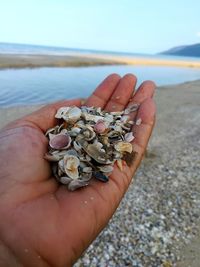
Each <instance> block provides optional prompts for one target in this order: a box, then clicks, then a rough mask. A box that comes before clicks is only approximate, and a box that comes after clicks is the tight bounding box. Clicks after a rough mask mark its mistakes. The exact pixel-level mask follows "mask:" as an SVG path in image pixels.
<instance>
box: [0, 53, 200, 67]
mask: <svg viewBox="0 0 200 267" xmlns="http://www.w3.org/2000/svg"><path fill="white" fill-rule="evenodd" d="M119 64H120V65H137V66H140V65H146V66H147V65H149V66H166V67H167V66H173V67H194V68H200V61H192V60H189V59H186V60H185V61H183V60H178V59H177V60H172V59H160V58H156V57H155V58H148V57H135V58H134V57H128V56H121V55H114V56H113V55H109V54H84V55H83V54H80V53H74V54H70V55H63V56H61V55H22V54H20V55H19V54H0V69H5V68H37V67H80V66H98V65H119Z"/></svg>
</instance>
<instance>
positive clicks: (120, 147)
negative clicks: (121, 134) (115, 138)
mask: <svg viewBox="0 0 200 267" xmlns="http://www.w3.org/2000/svg"><path fill="white" fill-rule="evenodd" d="M114 148H115V149H116V150H117V151H119V152H122V153H123V152H128V153H131V152H132V151H133V147H132V144H130V143H128V142H124V141H120V142H117V143H115V145H114Z"/></svg>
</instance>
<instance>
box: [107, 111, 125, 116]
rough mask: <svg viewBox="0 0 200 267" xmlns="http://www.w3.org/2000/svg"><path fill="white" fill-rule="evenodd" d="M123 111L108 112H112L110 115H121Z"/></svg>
mask: <svg viewBox="0 0 200 267" xmlns="http://www.w3.org/2000/svg"><path fill="white" fill-rule="evenodd" d="M123 113H124V111H112V112H110V114H112V115H115V116H116V115H122V114H123Z"/></svg>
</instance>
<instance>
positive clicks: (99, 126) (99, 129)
mask: <svg viewBox="0 0 200 267" xmlns="http://www.w3.org/2000/svg"><path fill="white" fill-rule="evenodd" d="M106 128H107V127H106V125H105V123H104V121H103V120H98V121H97V123H96V124H95V125H94V130H95V132H96V133H99V134H101V133H103V132H105V130H106Z"/></svg>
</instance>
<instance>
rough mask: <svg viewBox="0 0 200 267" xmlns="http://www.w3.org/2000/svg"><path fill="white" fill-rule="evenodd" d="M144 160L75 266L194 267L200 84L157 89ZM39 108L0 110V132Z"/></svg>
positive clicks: (198, 224)
mask: <svg viewBox="0 0 200 267" xmlns="http://www.w3.org/2000/svg"><path fill="white" fill-rule="evenodd" d="M155 99H156V103H157V110H158V115H157V123H156V127H155V130H154V133H153V136H152V138H151V141H150V144H149V147H148V150H147V153H146V158H145V160H144V161H143V163H142V165H141V167H140V168H139V170H138V172H137V174H136V176H135V177H134V180H133V182H132V184H131V186H130V188H129V190H128V192H127V193H126V195H125V197H124V199H123V201H122V202H121V204H120V206H119V208H118V209H117V212H116V213H115V215H114V216H113V218H112V219H111V221H110V223H109V225H108V226H107V227H106V229H105V230H104V231H103V232H102V234H101V235H100V236H99V237H98V238H97V239H96V240H95V241H94V242H93V244H92V245H91V246H90V247H89V248H88V250H87V251H86V253H85V254H84V255H83V257H82V258H81V259H80V260H79V261H78V262H77V263H76V264H75V266H76V267H78V266H109V267H110V266H144V267H146V266H148V267H149V266H162V267H170V266H171V267H172V266H178V267H188V266H191V267H199V262H200V253H199V247H200V231H199V229H200V220H199V218H200V179H199V178H200V161H199V159H200V123H199V122H200V105H199V103H200V81H195V82H187V83H184V84H180V85H175V86H165V87H160V88H158V89H157V92H156V96H155ZM37 108H38V106H28V107H15V108H4V109H3V108H2V109H0V127H3V126H4V125H5V124H6V123H8V122H10V121H12V120H14V119H16V118H18V117H21V116H23V115H25V114H27V113H30V112H31V111H33V110H36V109H37Z"/></svg>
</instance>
